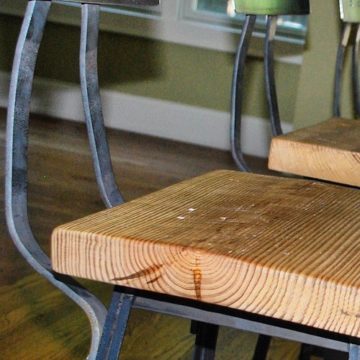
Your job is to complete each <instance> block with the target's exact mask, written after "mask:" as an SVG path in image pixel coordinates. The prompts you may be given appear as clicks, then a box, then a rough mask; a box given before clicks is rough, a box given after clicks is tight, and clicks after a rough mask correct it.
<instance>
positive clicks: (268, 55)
mask: <svg viewBox="0 0 360 360" xmlns="http://www.w3.org/2000/svg"><path fill="white" fill-rule="evenodd" d="M277 20H278V17H277V16H268V17H267V21H266V35H265V47H264V57H265V59H264V68H265V89H266V100H267V104H268V107H269V116H270V124H271V132H272V134H273V136H278V135H282V133H283V131H282V128H281V122H280V111H279V105H278V97H277V92H276V83H275V70H274V40H275V35H276V29H277Z"/></svg>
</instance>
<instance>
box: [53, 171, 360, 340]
mask: <svg viewBox="0 0 360 360" xmlns="http://www.w3.org/2000/svg"><path fill="white" fill-rule="evenodd" d="M359 204H360V192H359V191H357V190H353V189H344V188H341V187H338V186H331V185H324V184H320V183H316V182H311V181H304V180H296V179H285V178H276V177H269V176H262V175H253V174H244V173H239V172H235V171H217V172H212V173H209V174H207V175H203V176H200V177H197V178H195V179H193V180H188V181H185V182H182V183H180V184H177V185H174V186H172V187H169V188H167V189H164V190H161V191H159V192H156V193H153V194H150V195H147V196H145V197H142V198H140V199H137V200H134V201H132V202H130V203H128V204H125V205H123V206H120V207H117V208H114V209H111V210H106V211H103V212H100V213H97V214H94V215H91V216H89V217H85V218H83V219H81V220H78V221H74V222H72V223H69V224H66V225H63V226H60V227H58V228H57V229H56V230H55V231H54V233H53V236H52V260H53V267H54V270H55V271H58V272H60V273H65V274H70V275H73V276H77V277H83V278H87V279H93V280H98V281H102V282H106V283H113V284H121V285H125V286H129V287H134V288H140V289H145V290H150V291H155V292H161V293H167V294H171V295H175V296H181V297H185V298H190V299H197V300H200V301H204V302H209V303H216V304H219V305H223V306H229V307H232V308H237V309H241V310H245V311H249V312H253V313H258V314H261V315H266V316H271V317H275V318H279V319H282V320H288V321H293V322H296V323H301V324H304V325H310V326H314V327H318V328H322V329H326V330H330V331H334V332H339V333H343V334H347V335H353V336H360V273H359V271H358V269H357V266H358V264H359V263H360V251H359V248H360V222H359V218H360V206H359Z"/></svg>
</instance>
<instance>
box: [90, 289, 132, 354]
mask: <svg viewBox="0 0 360 360" xmlns="http://www.w3.org/2000/svg"><path fill="white" fill-rule="evenodd" d="M133 303H134V296H133V295H127V294H123V293H121V291H119V289H118V288H116V287H115V290H114V292H113V296H112V300H111V305H110V308H109V312H108V316H107V318H106V322H105V325H104V332H103V336H102V338H101V342H100V346H99V350H98V353H97V356H96V360H116V359H118V357H119V353H120V348H121V345H122V343H123V341H124V337H125V331H126V327H127V323H128V320H129V316H130V311H131V308H132V305H133Z"/></svg>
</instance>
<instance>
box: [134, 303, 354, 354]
mask: <svg viewBox="0 0 360 360" xmlns="http://www.w3.org/2000/svg"><path fill="white" fill-rule="evenodd" d="M134 308H140V309H144V310H149V311H155V312H159V313H162V314H167V315H174V316H179V317H182V318H185V319H189V320H190V319H192V320H195V321H201V322H206V323H211V324H215V325H219V326H227V327H231V328H234V329H238V330H243V331H249V332H253V333H257V334H263V335H268V336H272V337H280V338H283V339H287V340H292V341H297V342H300V343H304V344H309V345H316V346H320V347H323V348H327V349H333V350H338V351H342V352H348V347H349V344H348V343H347V342H343V341H338V340H333V339H331V338H326V337H321V336H316V335H312V334H308V333H306V332H301V331H297V330H292V329H289V328H286V327H281V326H278V325H269V324H266V323H263V322H260V321H259V322H257V321H254V320H247V319H243V318H241V317H238V316H233V315H228V314H225V313H221V310H219V312H216V311H214V310H205V308H206V304H204V306H203V308H199V307H195V306H194V307H192V306H189V305H180V304H175V303H171V302H167V301H161V300H155V299H147V298H144V297H136V299H135V303H134Z"/></svg>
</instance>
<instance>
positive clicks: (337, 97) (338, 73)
mask: <svg viewBox="0 0 360 360" xmlns="http://www.w3.org/2000/svg"><path fill="white" fill-rule="evenodd" d="M350 35H351V24H349V23H345V25H344V29H343V32H342V36H341V40H340V43H339V47H338V51H337V56H336V67H335V86H334V101H333V116H335V117H340V116H341V106H340V103H341V85H342V78H343V72H344V58H345V52H346V47H347V46H348V44H349V39H350Z"/></svg>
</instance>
